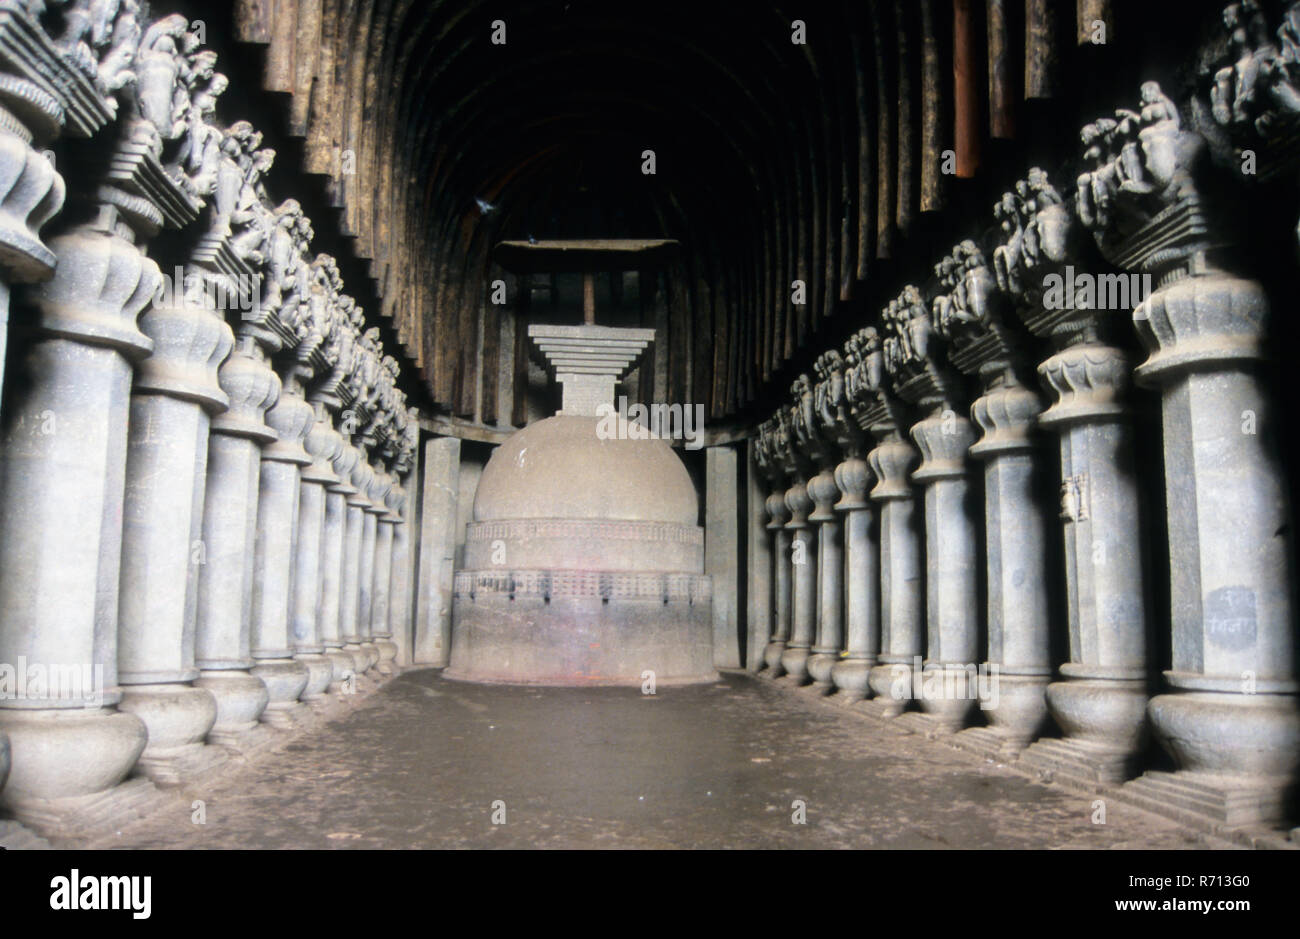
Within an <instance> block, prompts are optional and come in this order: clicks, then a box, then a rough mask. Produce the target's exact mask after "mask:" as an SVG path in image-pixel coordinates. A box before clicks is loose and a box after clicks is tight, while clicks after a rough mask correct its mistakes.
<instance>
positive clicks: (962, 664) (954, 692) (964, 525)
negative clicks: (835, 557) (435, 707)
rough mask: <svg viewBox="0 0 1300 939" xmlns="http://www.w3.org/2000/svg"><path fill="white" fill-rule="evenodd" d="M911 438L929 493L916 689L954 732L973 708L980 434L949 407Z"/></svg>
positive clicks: (940, 724) (918, 474) (918, 476)
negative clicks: (921, 658)
mask: <svg viewBox="0 0 1300 939" xmlns="http://www.w3.org/2000/svg"><path fill="white" fill-rule="evenodd" d="M912 439H913V440H915V441H916V443H917V446H918V447H919V448H920V450H921V455H922V460H921V465H920V466H918V467H917V468H916V469H915V470H913V472H912V481H913V482H914V483H918V484H920V485H921V487H922V488H923V490H924V494H925V586H926V597H925V600H926V602H925V614H926V615H925V619H926V646H927V649H926V653H927V654H926V659H925V666H924V671H923V673H922V681H923V686H922V687H921V688H920V689H918V697H919V698H920V703H921V708H922V710H924V711H925V712H926V714H927V715H928V716H929V717H930V718H932V719H933V720H934V722H935V725H936V727H937V729H939V730H941V731H943V732H945V733H952V732H954V731H957V730H960V729H961V727H962V726H964V725H965V723H966V720H967V718H968V717H969V716H970V714H971V712H972V711H973V710H974V709H975V703H976V692H977V691H978V685H977V684H976V675H975V674H974V673H975V669H976V668H977V663H978V660H979V658H980V654H979V583H978V580H977V577H978V572H977V571H976V569H975V558H976V551H977V550H978V549H977V541H976V539H977V536H978V530H977V522H976V519H975V518H974V517H973V515H972V512H971V506H970V498H971V495H970V485H969V482H968V480H967V472H968V470H967V462H966V455H967V451H968V450H969V449H970V446H971V444H972V443H974V441H975V434H974V432H973V431H972V429H971V425H970V421H969V420H967V419H966V418H965V417H962V416H959V415H957V414H956V413H955V412H954V411H952V410H951V409H950V408H945V409H943V410H940V411H936V412H934V413H932V414H931V415H930V416H929V417H927V418H926V419H925V420H922V421H920V422H918V423H917V424H915V425H913V427H912Z"/></svg>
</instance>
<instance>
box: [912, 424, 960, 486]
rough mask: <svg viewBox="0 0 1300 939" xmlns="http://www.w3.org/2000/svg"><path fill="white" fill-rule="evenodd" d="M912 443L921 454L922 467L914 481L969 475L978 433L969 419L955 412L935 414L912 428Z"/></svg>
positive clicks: (913, 474)
mask: <svg viewBox="0 0 1300 939" xmlns="http://www.w3.org/2000/svg"><path fill="white" fill-rule="evenodd" d="M912 439H913V440H915V441H916V445H917V447H919V448H920V450H921V465H920V466H918V467H917V468H916V469H915V470H914V471H913V473H912V479H913V481H915V482H928V481H931V480H935V479H951V478H954V477H958V476H964V475H966V470H967V461H966V457H967V454H969V452H970V448H971V445H972V444H973V443H974V442H975V431H974V428H972V426H971V422H970V421H969V420H967V419H966V418H965V417H963V416H962V415H960V414H958V413H957V412H955V411H944V412H942V413H940V414H933V415H931V416H930V417H927V418H925V419H924V420H921V421H917V422H916V423H915V424H914V425H912Z"/></svg>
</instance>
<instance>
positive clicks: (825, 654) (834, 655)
mask: <svg viewBox="0 0 1300 939" xmlns="http://www.w3.org/2000/svg"><path fill="white" fill-rule="evenodd" d="M838 659H839V652H838V650H825V649H814V650H812V653H811V654H810V655H809V656H808V662H807V666H806V667H807V669H808V677H809V678H811V679H812V682H813V687H814V688H816V689H817V690H818V691H820V692H821V693H822V694H830V693H831V692H832V691H834V690H835V686H834V685H833V684H832V683H831V670H832V669H834V668H835V663H836V661H837V660H838Z"/></svg>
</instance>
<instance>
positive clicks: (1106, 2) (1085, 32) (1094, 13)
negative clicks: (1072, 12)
mask: <svg viewBox="0 0 1300 939" xmlns="http://www.w3.org/2000/svg"><path fill="white" fill-rule="evenodd" d="M1077 10H1078V30H1077V32H1076V38H1077V40H1078V44H1079V45H1081V46H1086V45H1091V44H1092V43H1094V42H1097V38H1096V36H1095V34H1096V30H1097V24H1098V23H1100V24H1101V27H1102V29H1103V30H1104V31H1105V33H1104V36H1103V37H1102V41H1104V42H1110V37H1111V30H1112V29H1113V28H1114V26H1115V21H1114V18H1113V15H1112V13H1111V8H1110V0H1079V4H1078V7H1077Z"/></svg>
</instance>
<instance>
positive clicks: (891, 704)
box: [867, 662, 914, 717]
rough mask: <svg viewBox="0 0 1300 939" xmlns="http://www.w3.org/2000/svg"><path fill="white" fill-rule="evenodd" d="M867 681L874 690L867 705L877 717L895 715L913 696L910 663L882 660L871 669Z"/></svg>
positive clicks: (901, 710) (899, 712)
mask: <svg viewBox="0 0 1300 939" xmlns="http://www.w3.org/2000/svg"><path fill="white" fill-rule="evenodd" d="M867 682H868V684H869V685H870V687H871V690H872V691H873V692H875V695H874V696H873V697H872V698H871V699H870V700H869V701H867V705H868V706H869V707H870V710H871V713H873V714H876V715H877V716H879V717H897V716H898V715H900V714H902V713H903V711H904V710H905V709H906V708H907V702H909V701H911V700H912V699H913V697H914V694H913V689H912V668H911V666H910V665H904V664H902V663H892V662H882V663H881V664H879V665H877V666H876V667H875V668H873V669H872V670H871V672H870V674H868V676H867Z"/></svg>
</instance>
